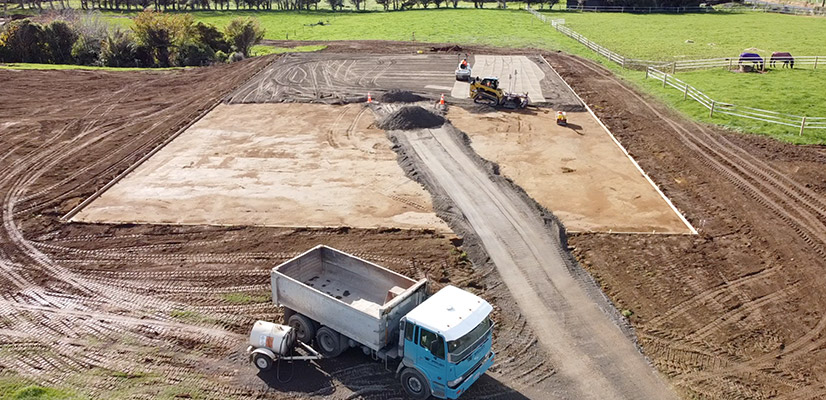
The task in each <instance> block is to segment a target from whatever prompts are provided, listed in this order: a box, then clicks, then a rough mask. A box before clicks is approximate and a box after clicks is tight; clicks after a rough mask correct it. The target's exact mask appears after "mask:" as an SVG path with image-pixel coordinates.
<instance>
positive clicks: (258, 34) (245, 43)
mask: <svg viewBox="0 0 826 400" xmlns="http://www.w3.org/2000/svg"><path fill="white" fill-rule="evenodd" d="M224 33H225V35H226V37H227V40H228V41H229V43H230V44H231V45H232V49H233V50H235V51H236V52H239V53H241V54H243V55H244V57H249V55H250V49H251V48H252V46H255V45H256V44H258V43H259V42H260V41H261V39H263V38H264V29H263V28H261V25H259V24H258V21H257V20H254V19H252V18H240V17H239V18H235V19H233V20H232V21H230V22H229V25H227V27H226V29H225V31H224Z"/></svg>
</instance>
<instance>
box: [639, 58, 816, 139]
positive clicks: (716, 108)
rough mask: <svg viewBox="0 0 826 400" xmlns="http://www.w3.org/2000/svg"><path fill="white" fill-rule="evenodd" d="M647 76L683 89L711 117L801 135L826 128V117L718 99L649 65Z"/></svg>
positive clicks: (686, 97)
mask: <svg viewBox="0 0 826 400" xmlns="http://www.w3.org/2000/svg"><path fill="white" fill-rule="evenodd" d="M645 76H646V78H652V79H656V80H658V81H661V82H662V83H663V87H666V86H670V87H672V88H674V89H677V90H679V91H681V92H682V93H683V99H685V100H687V99H688V98H691V99H692V100H694V101H696V102H698V103H700V104H701V105H702V106H703V107H705V108H707V109H708V110H709V111H708V116H709V117H714V114H726V115H733V116H735V117H741V118H750V119H755V120H758V121H763V122H768V123H772V124H777V125H785V126H790V127H795V128H800V131H799V134H800V135H803V130H804V129H826V117H807V116H805V115H794V114H787V113H781V112H777V111H770V110H762V109H759V108H752V107H745V106H738V105H736V104H731V103H724V102H721V101H717V100H714V99H712V98H711V97H709V96H708V95H706V94H705V93H703V92H701V91H699V90H697V88H695V87H693V86H691V85H689V84H687V83H685V82H683V81H681V80H680V79H678V78H677V77H675V76H673V75H669V74H668V73H667V72H664V71H661V70H659V69H657V68H655V67H648V69H647V70H646V73H645Z"/></svg>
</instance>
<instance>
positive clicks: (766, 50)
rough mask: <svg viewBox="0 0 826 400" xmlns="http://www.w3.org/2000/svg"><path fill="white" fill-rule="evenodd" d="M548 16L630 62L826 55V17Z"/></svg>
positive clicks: (732, 14)
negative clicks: (753, 52)
mask: <svg viewBox="0 0 826 400" xmlns="http://www.w3.org/2000/svg"><path fill="white" fill-rule="evenodd" d="M548 14H549V16H553V17H554V18H564V19H565V23H566V25H567V26H568V27H570V28H571V29H573V30H575V31H577V32H578V33H580V34H582V35H585V36H586V37H588V38H589V39H591V40H593V41H595V42H597V43H599V44H601V45H603V46H605V47H607V48H609V49H611V50H613V51H615V52H617V53H620V54H623V55H625V56H626V57H631V58H638V59H645V60H666V61H674V60H694V59H703V58H716V57H731V56H736V55H738V54H740V53H741V52H742V51H743V50H744V49H748V48H754V49H758V51H757V52H758V53H760V54H761V55H767V56H768V55H771V52H772V51H788V52H790V53H792V54H793V55H795V54H799V55H809V56H814V55H826V48H824V46H823V38H824V37H826V18H822V17H804V16H795V15H781V14H770V13H755V12H749V13H710V14H684V15H672V14H653V15H635V14H609V13H567V12H566V13H560V12H552V13H548ZM687 41H692V42H693V43H688V42H687Z"/></svg>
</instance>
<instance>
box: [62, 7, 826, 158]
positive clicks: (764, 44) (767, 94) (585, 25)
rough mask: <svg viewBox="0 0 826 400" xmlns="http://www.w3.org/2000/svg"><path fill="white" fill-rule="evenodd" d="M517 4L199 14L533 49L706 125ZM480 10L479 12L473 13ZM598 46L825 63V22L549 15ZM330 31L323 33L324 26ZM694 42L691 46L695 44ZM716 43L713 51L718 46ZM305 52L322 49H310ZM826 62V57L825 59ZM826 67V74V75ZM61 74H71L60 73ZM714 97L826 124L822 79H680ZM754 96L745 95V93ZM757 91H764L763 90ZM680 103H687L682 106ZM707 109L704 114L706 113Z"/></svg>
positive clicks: (762, 128)
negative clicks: (591, 65)
mask: <svg viewBox="0 0 826 400" xmlns="http://www.w3.org/2000/svg"><path fill="white" fill-rule="evenodd" d="M519 6H520V4H518V3H510V8H509V9H507V10H500V9H495V8H492V7H491V6H489V8H486V9H482V10H477V9H473V8H472V4H470V3H460V8H459V9H445V8H442V9H434V8H431V9H427V10H423V9H416V10H410V11H404V12H346V11H345V12H331V11H329V10H319V11H310V12H306V11H304V12H295V11H269V12H264V11H261V12H258V11H244V10H242V11H235V10H231V11H197V12H193V13H192V14H193V15H194V16H195V18H196V20H199V21H203V22H207V23H211V24H215V25H217V26H219V27H223V26H225V25H226V24H227V23H229V21H230V20H231V19H232V18H235V17H237V16H253V17H256V18H258V20H259V21H260V23H261V25H262V26H263V27H264V28H265V29H266V34H265V38H266V39H275V40H279V39H290V40H399V41H409V40H414V39H415V40H416V41H421V42H438V43H456V44H459V45H463V44H480V45H491V46H497V47H522V48H525V47H528V48H538V49H546V50H563V51H566V52H569V53H573V54H577V55H580V56H583V57H586V58H589V59H592V60H597V61H599V62H601V63H603V64H604V65H605V66H606V67H608V68H609V69H611V70H613V71H615V72H616V73H617V74H618V75H620V76H621V77H623V78H625V79H626V80H628V81H629V82H631V83H632V84H635V85H638V86H639V87H641V88H643V89H644V90H646V91H648V92H650V93H653V94H655V95H657V96H659V97H660V98H662V99H663V100H664V101H666V102H668V103H669V104H671V105H672V106H673V107H675V108H676V109H678V110H680V111H683V112H685V113H686V114H688V115H692V116H695V117H696V118H698V119H702V115H703V113H702V112H700V111H699V109H695V106H697V107H699V106H698V105H696V103H694V104H692V102H683V101H682V100H681V99H682V96H681V95H680V93H677V91H676V90H673V89H672V90H671V91H668V90H661V89H658V88H657V86H656V85H653V84H651V83H650V82H645V81H644V79H643V77H644V74H643V73H641V72H638V71H628V70H622V69H621V68H619V67H618V66H616V65H614V64H611V63H608V62H607V61H605V60H604V59H601V58H600V57H599V56H597V55H596V54H595V53H593V52H592V51H591V50H589V49H587V48H586V47H584V46H582V45H580V44H579V43H577V42H575V41H574V40H572V39H570V38H568V37H566V36H564V35H562V34H560V33H559V32H557V31H556V30H554V29H553V28H551V27H550V26H549V25H548V24H544V23H542V22H541V21H539V20H538V19H536V18H535V17H533V16H532V15H530V14H528V13H527V12H525V11H522V10H521V9H519ZM468 7H471V8H468ZM545 13H546V15H548V16H549V17H553V18H565V20H566V21H567V24H568V25H569V26H570V27H571V28H573V29H574V30H576V31H578V32H579V33H581V34H583V35H585V36H587V37H589V38H590V39H591V40H594V41H596V42H597V43H600V44H602V45H605V46H607V47H609V48H611V49H613V50H615V51H617V52H619V53H622V54H625V55H627V56H629V57H633V58H642V59H653V60H668V61H671V60H679V59H697V58H712V57H723V56H731V55H732V54H739V53H740V52H741V51H742V50H743V49H746V48H756V49H758V52H760V53H762V54H768V52H770V51H773V50H788V51H790V52H792V54H800V55H820V54H818V53H823V49H824V47H823V46H822V45H821V41H822V40H823V37H826V18H817V17H803V16H790V15H780V14H768V13H752V12H749V13H713V14H684V15H672V14H654V15H633V14H618V13H577V12H567V11H559V10H555V11H545ZM134 14H135V12H134V11H133V12H132V13H111V12H106V13H104V15H106V16H107V18H108V19H109V20H110V21H112V22H113V23H117V24H119V25H121V26H129V25H131V20H130V19H129V17H130V16H131V15H134ZM320 22H321V23H323V24H319V23H320ZM689 40H690V41H693V43H687V41H689ZM710 43H713V45H710ZM301 47H302V49H301V51H312V50H314V49H313V48H309V47H307V46H301ZM280 51H282V50H281V49H274V48H267V47H256V48H255V50H254V54H258V55H262V54H270V53H273V52H280ZM824 55H826V54H824ZM824 67H826V65H825V66H824ZM55 68H65V67H63V66H56V67H55ZM678 77H680V78H681V79H683V80H685V81H687V82H689V83H690V84H691V85H693V86H695V87H696V88H698V89H699V90H701V91H703V92H706V93H707V94H708V95H709V96H712V97H713V98H715V99H718V100H720V101H725V102H731V103H735V104H738V105H742V106H749V107H755V108H762V109H768V110H775V111H786V112H791V113H794V114H798V113H800V114H803V113H805V114H807V115H808V114H809V113H811V115H809V116H826V96H822V95H819V94H818V93H817V91H818V90H820V91H821V93H822V89H823V88H824V83H823V74H822V73H820V72H817V73H814V72H811V71H803V70H794V71H784V72H777V73H774V72H772V73H769V74H765V75H761V76H759V77H758V76H744V74H732V73H723V72H722V71H720V70H718V71H701V72H691V73H680V74H679V75H678ZM744 88H746V89H744ZM755 88H756V89H755ZM674 98H679V99H680V101H674ZM700 108H701V107H700ZM711 122H714V123H718V124H726V125H727V126H730V127H732V128H734V129H738V130H746V131H751V132H755V133H760V134H769V135H772V136H774V137H777V138H780V139H782V140H787V141H791V142H795V143H826V132H822V133H820V131H813V133H812V134H811V137H808V136H804V137H803V138H800V137H797V136H796V133H797V132H796V130H795V129H794V128H786V127H782V126H777V125H771V124H768V123H763V122H759V121H750V120H740V119H733V120H731V121H728V120H726V119H724V118H719V119H718V118H716V117H715V118H714V120H713V121H711Z"/></svg>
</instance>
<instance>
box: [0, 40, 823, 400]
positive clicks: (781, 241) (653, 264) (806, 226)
mask: <svg viewBox="0 0 826 400" xmlns="http://www.w3.org/2000/svg"><path fill="white" fill-rule="evenodd" d="M348 45H349V46H350V48H353V49H368V50H369V51H371V52H376V51H382V49H384V51H393V52H396V51H401V50H400V49H405V48H407V49H413V48H416V47H421V46H422V45H421V44H415V45H410V46H406V45H401V46H398V47H395V46H396V45H395V44H386V45H384V46H385V47H383V48H382V47H381V46H377V43H376V42H353V43H349V44H348V43H336V44H335V45H334V46H331V50H332V51H342V50H345V49H347V48H348V47H347V46H348ZM377 49H378V50H377ZM547 56H548V59H549V61H550V62H551V63H552V64H553V65H554V66H555V67H556V68H558V70H559V72H560V73H562V74H563V76H564V77H565V78H566V79H567V80H569V81H570V82H571V84H572V85H573V86H574V88H575V89H576V90H578V91H579V92H580V94H581V95H583V97H585V99H586V101H588V103H589V104H592V105H594V108H595V110H596V112H597V114H598V115H600V116H601V118H603V119H604V120H605V122H606V123H607V124H608V125H609V127H610V128H611V129H612V130H613V131H614V133H615V134H617V136H618V137H619V138H620V140H621V141H622V142H623V144H624V145H625V146H626V147H627V148H628V149H629V150H630V152H631V153H632V154H633V155H634V156H635V157H636V158H637V159H638V160H639V161H640V163H641V164H642V166H643V167H644V168H645V169H646V171H648V172H649V174H651V175H652V177H653V179H654V180H655V181H656V182H657V183H658V184H659V185H660V186H661V187H662V188H663V189H664V190H665V191H666V193H667V194H668V195H669V197H671V198H672V200H674V202H675V203H676V205H677V206H678V207H679V208H680V209H681V210H683V211H685V212H686V214H687V215H688V216H689V219H690V221H691V222H692V223H693V224H694V225H695V226H697V227H698V228H700V229H701V233H702V236H700V237H685V236H651V235H607V234H581V235H576V236H574V237H572V238H571V239H570V240H571V244H572V245H573V246H575V248H576V249H575V252H576V254H577V255H578V257H579V259H580V261H581V262H582V263H583V265H585V266H586V267H588V268H589V270H590V271H591V272H592V273H593V274H594V275H596V276H597V278H598V279H599V281H600V283H601V284H602V285H603V288H604V289H605V291H606V292H607V293H608V294H609V295H610V296H611V298H612V299H613V300H614V301H615V302H616V303H617V304H618V305H619V307H620V308H628V309H631V310H633V311H634V312H635V314H634V316H633V317H632V318H631V320H632V322H633V323H634V324H635V326H636V328H637V334H638V335H639V337H640V340H641V343H642V345H643V350H644V351H645V352H646V354H648V355H649V356H650V357H651V358H652V360H653V361H654V363H655V365H656V366H657V367H658V368H659V369H660V370H661V371H662V372H664V373H666V374H668V375H669V376H671V377H672V378H671V382H672V383H673V384H675V385H676V386H677V387H678V388H680V389H681V390H682V391H683V393H684V394H685V395H686V397H689V396H693V397H696V398H714V399H717V398H720V399H723V398H738V399H739V398H820V397H823V396H824V395H826V389H824V382H823V378H822V377H823V376H826V353H824V351H823V349H824V340H826V339H824V338H823V337H824V336H823V335H822V332H823V329H824V328H826V319H824V315H823V313H822V311H821V310H823V306H824V295H823V289H822V288H823V287H824V284H825V283H826V282H823V280H824V277H823V274H822V269H823V267H824V265H823V259H824V253H823V246H824V242H825V241H824V238H823V235H824V232H826V229H823V224H824V214H823V213H824V211H823V210H824V209H826V207H824V206H823V202H824V199H823V194H824V191H826V184H824V182H826V179H824V178H826V177H824V174H826V172H824V168H823V166H824V164H826V159H824V154H823V152H822V150H821V149H818V148H801V147H793V146H787V145H780V144H777V143H775V142H771V141H768V140H765V139H761V138H753V137H744V136H739V135H731V134H726V133H722V132H719V131H717V130H713V129H709V128H707V127H701V126H696V125H694V124H691V123H689V122H687V121H685V120H684V119H682V118H679V117H675V116H674V115H673V114H672V113H670V112H669V111H668V110H665V109H664V108H663V107H662V106H658V105H656V104H653V105H652V103H651V102H650V101H648V100H646V99H645V98H642V97H637V96H636V95H635V94H634V93H633V92H629V91H627V90H626V89H624V87H623V86H622V84H621V83H619V82H617V80H616V79H615V78H614V77H612V76H611V75H610V74H609V73H608V72H606V71H604V70H602V69H600V68H599V67H595V66H594V65H593V64H592V63H590V62H587V61H581V60H578V59H575V58H572V57H568V56H563V55H559V54H549V55H547ZM266 61H267V60H262V59H255V60H249V61H247V62H244V63H242V64H236V65H233V66H223V67H217V68H207V69H199V70H194V71H177V72H172V73H118V74H112V73H104V72H79V71H74V72H62V71H52V72H26V73H22V72H15V71H2V72H0V85H1V86H2V87H3V88H4V96H3V98H2V99H0V130H1V131H0V132H2V135H0V144H1V145H0V148H1V149H3V150H2V152H1V153H0V195H2V198H3V207H2V209H0V212H2V215H3V229H2V232H0V238H2V239H0V268H2V270H3V274H2V275H1V276H0V285H2V287H3V292H2V298H3V299H2V303H0V309H2V312H0V338H2V339H0V346H2V350H3V351H2V352H0V375H3V376H24V377H28V378H32V379H34V380H36V381H37V382H38V383H41V384H48V385H58V386H60V385H68V386H71V387H74V388H83V389H84V390H89V391H91V392H92V394H95V395H97V396H98V397H112V396H107V395H112V394H117V395H118V396H120V397H136V396H137V395H139V394H144V395H146V396H149V397H154V396H157V395H165V396H167V397H172V396H173V395H176V394H178V395H190V396H191V395H198V394H204V395H207V396H208V397H215V398H227V397H248V396H250V395H253V394H255V395H258V396H259V397H270V398H281V397H288V396H304V395H306V394H311V395H317V396H327V397H334V398H346V397H349V396H352V395H355V396H361V397H369V398H394V397H399V392H398V388H397V384H396V383H395V381H394V380H393V379H392V374H390V373H387V372H385V371H384V367H383V366H382V365H378V364H373V363H365V362H364V359H363V357H362V356H360V355H359V354H348V355H346V356H345V357H344V358H343V359H341V360H332V361H327V362H324V363H320V365H318V368H316V366H314V365H310V366H301V365H296V366H295V368H296V369H295V378H294V379H293V381H292V382H291V383H289V384H281V383H278V381H277V380H276V379H275V377H274V376H256V375H255V372H254V370H253V368H252V367H250V366H249V365H248V364H246V363H245V360H244V357H243V356H242V355H241V353H240V350H241V349H242V347H243V342H244V337H243V334H245V333H246V329H247V328H248V326H249V324H251V323H252V321H253V320H254V319H256V318H264V319H270V320H278V318H279V315H278V312H277V311H276V310H274V309H273V308H272V306H271V305H270V303H269V299H268V298H266V296H267V287H268V280H267V274H268V269H269V268H270V267H271V266H272V265H273V264H275V263H278V262H279V261H281V260H284V259H286V258H288V257H290V256H291V255H294V254H296V253H297V252H299V251H303V250H305V249H306V248H308V247H310V246H312V245H314V244H317V243H319V242H324V243H326V244H329V245H332V246H334V247H338V248H342V249H343V250H345V251H350V252H354V253H356V254H358V255H361V256H363V257H366V258H368V259H371V260H373V261H376V262H379V263H381V264H383V265H387V266H389V267H390V268H392V269H394V270H397V271H400V272H402V273H405V274H408V275H410V276H420V275H421V274H425V273H426V274H429V275H430V276H431V277H432V278H433V279H435V280H437V281H439V282H445V283H446V282H451V283H453V284H457V285H459V286H460V287H465V288H468V289H469V290H472V291H474V292H476V293H479V294H481V295H482V296H484V297H485V298H487V299H489V300H491V301H492V302H493V303H494V304H495V305H496V314H495V317H496V319H497V321H498V323H499V329H498V330H497V332H496V336H495V339H496V342H495V343H494V345H495V346H496V348H497V349H498V351H499V360H498V361H497V366H496V367H495V369H496V370H495V371H494V373H492V374H488V376H486V377H484V378H483V379H482V380H480V382H479V383H477V384H476V385H475V386H474V387H473V391H472V392H470V393H468V395H470V396H469V397H487V396H490V397H518V396H519V395H518V394H516V391H518V392H521V393H523V394H525V395H528V396H531V397H540V396H539V395H538V394H537V393H540V394H541V392H540V391H541V390H543V388H544V382H546V380H547V379H548V378H549V377H551V376H553V375H554V369H553V367H552V366H549V365H548V364H547V362H546V360H545V357H544V355H543V353H542V351H541V350H540V349H539V348H538V347H537V346H536V341H535V339H534V336H533V335H532V334H531V332H530V330H529V329H527V328H526V321H525V320H524V318H523V317H522V316H521V315H520V314H519V313H518V312H517V311H516V309H515V307H514V306H513V302H512V299H511V297H510V294H509V293H508V292H507V290H506V289H504V287H503V285H501V284H499V279H498V278H497V275H496V272H495V271H490V270H475V269H473V268H472V267H470V266H469V265H467V264H466V262H464V261H463V259H462V257H461V256H460V255H459V254H458V253H457V252H456V251H455V250H454V247H453V246H452V245H451V244H450V242H449V241H448V240H447V239H445V238H443V237H440V235H438V234H433V233H427V232H414V231H396V230H383V231H382V230H357V229H333V230H331V229H320V230H313V229H283V228H281V229H278V228H251V227H232V228H228V227H226V228H224V227H205V226H153V225H128V224H127V225H106V224H64V223H61V222H59V221H58V218H59V216H60V215H62V214H63V213H65V212H66V211H68V210H69V209H71V208H72V207H73V206H74V205H76V204H77V203H78V202H80V201H81V200H82V199H83V198H85V197H87V196H89V195H91V194H92V193H93V192H94V191H95V190H96V189H97V188H99V187H101V186H102V185H103V184H105V183H106V182H108V181H109V180H110V179H111V178H112V177H113V176H114V175H116V174H117V173H119V172H120V171H123V170H124V169H125V168H126V167H127V166H128V165H130V164H132V163H133V162H134V161H135V160H136V159H137V158H139V157H140V156H141V155H143V154H145V153H146V152H148V151H149V149H150V148H151V147H153V146H155V145H157V144H159V143H160V142H162V140H163V139H164V138H165V137H167V136H169V135H171V134H172V133H173V132H174V131H175V130H176V129H177V128H179V127H181V126H183V125H185V124H186V123H187V122H189V121H190V120H192V119H193V118H195V117H196V116H197V115H198V114H199V112H201V111H203V110H205V109H207V108H208V107H209V106H210V105H211V104H212V102H214V101H216V100H217V99H218V98H219V97H220V96H221V95H223V94H224V93H226V92H228V91H230V90H231V89H232V88H233V87H234V86H237V85H238V84H240V83H241V81H243V80H244V79H246V78H248V77H249V76H250V75H251V74H252V73H253V72H254V71H256V70H258V69H260V68H262V67H263V66H264V64H265V63H266ZM230 70H231V71H232V73H229V72H228V71H230ZM162 90H163V91H164V92H163V93H164V95H162V96H157V94H158V93H161V91H162ZM166 90H168V91H169V92H168V93H171V94H172V95H170V94H167V92H166ZM655 111H656V113H655ZM657 113H659V114H660V115H658V114H657ZM659 116H662V117H665V118H666V119H658V117H659ZM680 127H688V128H690V129H686V130H681V129H680ZM239 293H240V294H243V296H239V295H238V294H239Z"/></svg>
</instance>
